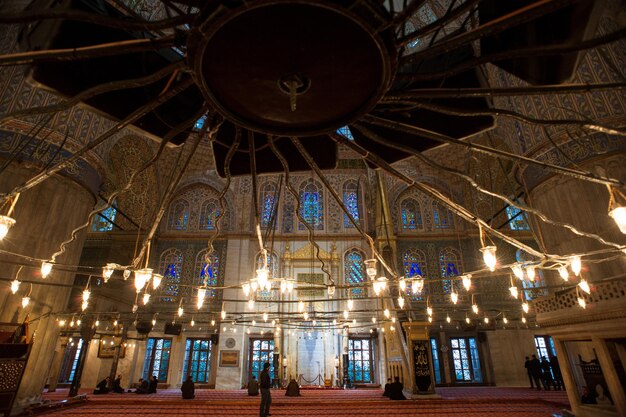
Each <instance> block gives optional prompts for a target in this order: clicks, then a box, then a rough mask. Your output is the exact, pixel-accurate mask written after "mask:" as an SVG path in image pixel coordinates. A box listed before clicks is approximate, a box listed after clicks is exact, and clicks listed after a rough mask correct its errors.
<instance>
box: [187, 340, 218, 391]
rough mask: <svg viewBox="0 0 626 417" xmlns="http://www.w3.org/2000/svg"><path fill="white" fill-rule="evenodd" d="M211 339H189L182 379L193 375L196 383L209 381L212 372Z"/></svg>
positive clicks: (192, 377)
mask: <svg viewBox="0 0 626 417" xmlns="http://www.w3.org/2000/svg"><path fill="white" fill-rule="evenodd" d="M211 345H212V344H211V339H187V341H186V342H185V362H183V375H182V381H185V380H186V379H187V376H191V379H192V380H193V382H195V383H205V384H206V383H207V382H209V375H210V373H211Z"/></svg>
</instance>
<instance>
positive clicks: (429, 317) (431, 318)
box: [383, 316, 433, 330]
mask: <svg viewBox="0 0 626 417" xmlns="http://www.w3.org/2000/svg"><path fill="white" fill-rule="evenodd" d="M428 321H429V322H430V323H432V322H433V316H428ZM383 330H384V329H383Z"/></svg>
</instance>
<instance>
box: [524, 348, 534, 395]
mask: <svg viewBox="0 0 626 417" xmlns="http://www.w3.org/2000/svg"><path fill="white" fill-rule="evenodd" d="M524 368H526V373H527V374H528V382H530V388H535V385H534V384H533V371H532V362H531V360H530V358H529V357H528V356H526V361H525V362H524Z"/></svg>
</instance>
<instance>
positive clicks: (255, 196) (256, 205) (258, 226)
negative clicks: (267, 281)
mask: <svg viewBox="0 0 626 417" xmlns="http://www.w3.org/2000/svg"><path fill="white" fill-rule="evenodd" d="M248 149H249V151H250V152H249V155H250V173H251V174H252V175H251V176H252V207H253V210H254V226H255V227H254V228H255V231H256V236H257V239H258V241H259V250H260V251H261V256H262V257H263V269H264V270H267V249H265V245H264V244H263V234H262V233H261V219H260V216H259V196H258V186H257V174H256V151H255V148H254V133H253V132H252V131H250V130H249V131H248Z"/></svg>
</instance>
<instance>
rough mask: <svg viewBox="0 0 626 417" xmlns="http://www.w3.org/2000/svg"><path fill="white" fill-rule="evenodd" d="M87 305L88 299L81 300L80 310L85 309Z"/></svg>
mask: <svg viewBox="0 0 626 417" xmlns="http://www.w3.org/2000/svg"><path fill="white" fill-rule="evenodd" d="M87 307H89V301H83V302H82V304H81V305H80V308H81V310H82V311H85V310H87Z"/></svg>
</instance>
